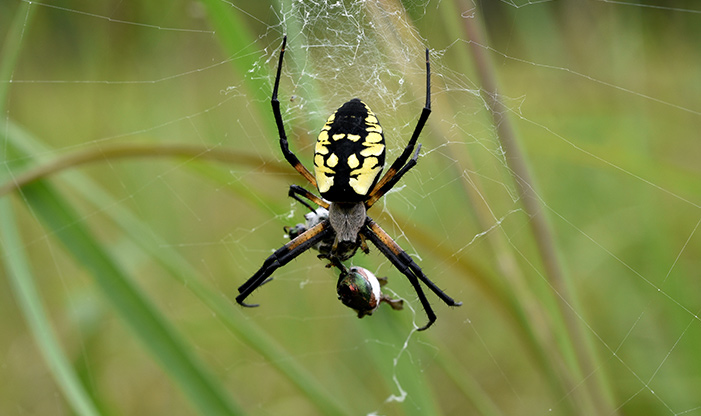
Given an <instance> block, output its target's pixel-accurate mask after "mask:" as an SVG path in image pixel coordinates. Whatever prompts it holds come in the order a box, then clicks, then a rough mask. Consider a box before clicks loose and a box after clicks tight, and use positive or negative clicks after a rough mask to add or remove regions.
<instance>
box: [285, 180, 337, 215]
mask: <svg viewBox="0 0 701 416" xmlns="http://www.w3.org/2000/svg"><path fill="white" fill-rule="evenodd" d="M287 196H289V197H290V198H293V199H294V200H296V201H297V202H299V203H301V204H302V205H304V206H305V207H307V208H309V210H310V211H312V212H314V211H316V210H315V209H314V208H313V207H312V206H311V205H309V204H307V203H306V202H305V201H304V200H303V199H301V198H300V196H303V197H305V198H307V199H308V200H310V201H312V202H313V203H315V204H317V205H318V206H320V207H323V208H326V209H329V203H328V202H326V201H324V200H323V199H321V198H319V197H318V196H316V195H314V194H313V193H311V192H309V191H307V190H306V189H304V188H302V187H301V186H299V185H290V190H289V192H287Z"/></svg>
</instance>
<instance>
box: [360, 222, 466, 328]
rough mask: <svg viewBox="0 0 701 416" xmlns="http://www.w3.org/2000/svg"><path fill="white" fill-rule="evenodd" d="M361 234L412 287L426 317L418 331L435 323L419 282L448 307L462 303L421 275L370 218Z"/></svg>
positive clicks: (416, 265) (412, 261) (404, 253)
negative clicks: (424, 323) (425, 321)
mask: <svg viewBox="0 0 701 416" xmlns="http://www.w3.org/2000/svg"><path fill="white" fill-rule="evenodd" d="M360 232H361V234H362V235H364V236H365V238H367V239H369V240H370V241H372V242H373V244H375V246H376V247H377V249H378V250H380V252H381V253H382V254H384V256H385V257H387V259H388V260H389V261H390V262H392V264H393V265H394V267H396V268H397V269H398V270H399V271H400V272H402V273H403V274H404V275H405V276H406V277H407V278H408V279H409V282H410V283H411V285H412V286H413V287H414V290H415V291H416V294H417V295H418V297H419V301H420V302H421V305H422V306H423V307H424V310H425V311H426V315H427V316H428V323H427V324H426V325H424V326H423V327H421V328H419V331H423V330H425V329H427V328H428V327H430V326H431V325H433V323H434V322H435V321H436V314H435V313H434V312H433V309H432V308H431V304H430V303H429V302H428V299H426V295H425V294H424V292H423V289H422V288H421V285H420V284H419V280H421V281H422V282H423V283H424V284H425V285H426V286H428V288H429V289H431V291H432V292H433V293H435V294H436V295H437V296H438V297H439V298H440V299H441V300H442V301H443V302H445V303H446V304H447V305H449V306H460V305H462V302H456V301H455V300H454V299H453V298H451V297H450V296H448V295H446V294H445V292H443V291H442V290H441V289H440V288H439V287H438V286H436V284H435V283H433V282H432V281H431V280H430V279H429V278H428V277H426V275H425V274H424V273H423V271H422V270H421V268H420V267H419V265H418V264H416V263H415V262H414V260H412V259H411V257H409V255H408V254H407V253H406V252H405V251H404V250H402V248H401V247H399V245H398V244H397V243H395V242H394V240H392V238H391V237H390V236H389V235H388V234H387V233H386V232H385V231H384V230H383V229H382V228H380V226H379V225H377V223H376V222H375V221H373V220H372V219H370V217H368V219H367V221H366V223H365V226H364V227H363V228H362V229H361V231H360Z"/></svg>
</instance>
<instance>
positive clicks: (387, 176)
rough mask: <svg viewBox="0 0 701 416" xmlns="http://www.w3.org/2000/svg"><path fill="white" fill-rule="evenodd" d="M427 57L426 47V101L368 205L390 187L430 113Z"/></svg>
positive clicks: (429, 76) (429, 79)
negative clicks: (409, 135)
mask: <svg viewBox="0 0 701 416" xmlns="http://www.w3.org/2000/svg"><path fill="white" fill-rule="evenodd" d="M428 57H429V54H428V49H426V103H425V104H424V108H423V110H421V115H420V116H419V121H418V122H417V123H416V127H415V128H414V133H412V135H411V138H410V139H409V142H408V143H407V145H406V147H405V148H404V151H403V152H402V154H401V155H400V156H399V157H398V158H397V160H395V161H394V163H392V165H391V166H390V167H389V169H387V172H386V173H385V174H384V176H383V177H382V178H380V180H379V181H378V182H377V184H376V185H375V187H374V188H373V190H372V192H371V193H370V199H368V202H367V205H368V207H370V206H372V204H374V203H375V202H376V201H377V200H378V199H379V198H380V196H382V195H379V196H376V195H375V194H376V193H377V192H378V191H381V190H383V191H384V192H383V194H384V193H386V192H387V191H389V189H391V186H390V187H389V188H388V187H387V186H386V185H387V183H388V182H390V181H391V180H392V178H394V176H395V175H397V173H398V172H399V171H400V170H402V168H403V167H404V165H405V164H406V163H407V160H408V159H409V157H410V156H411V153H412V152H413V151H414V146H415V145H416V141H417V140H418V139H419V135H420V134H421V130H423V128H424V125H425V124H426V121H427V120H428V116H429V115H431V64H430V62H429V60H428ZM417 154H418V153H417ZM405 172H406V171H405ZM394 183H396V181H394Z"/></svg>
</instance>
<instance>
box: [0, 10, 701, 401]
mask: <svg viewBox="0 0 701 416" xmlns="http://www.w3.org/2000/svg"><path fill="white" fill-rule="evenodd" d="M402 7H406V13H405V12H404V11H402ZM695 8H696V9H695ZM697 9H698V5H697V4H696V3H695V2H682V1H677V2H665V3H664V4H662V3H659V4H656V5H653V4H652V3H649V4H647V5H633V4H629V3H623V2H605V1H590V2H578V1H559V2H542V3H540V2H525V1H524V2H515V4H509V2H483V3H478V4H473V3H471V2H468V1H457V0H456V1H452V2H446V1H440V2H433V1H430V2H419V1H404V2H403V4H399V3H397V2H392V1H377V2H375V1H373V2H354V3H353V2H338V3H333V4H326V3H323V4H320V5H317V4H312V3H311V2H297V3H292V2H283V3H282V4H279V3H278V2H266V1H261V2H254V3H252V2H242V1H235V2H232V3H226V2H216V1H214V0H211V1H202V2H194V1H176V2H168V3H167V4H166V3H163V2H137V1H133V2H122V1H107V2H98V3H96V4H89V5H88V4H84V3H80V2H75V1H68V0H66V1H61V2H54V3H50V4H48V3H47V5H41V4H39V3H29V2H25V1H7V2H2V4H0V35H1V36H2V37H1V39H2V42H3V43H2V48H3V49H2V51H1V52H0V69H2V71H0V73H2V74H4V76H5V77H6V78H5V79H1V80H0V88H1V90H0V91H2V94H0V97H6V98H5V100H4V102H2V103H0V105H2V107H1V108H2V109H3V110H4V111H2V112H0V114H2V115H3V116H2V120H0V127H2V128H1V129H0V134H1V135H2V136H1V137H2V143H0V172H2V173H0V186H4V185H8V184H9V187H10V191H9V193H7V194H4V195H0V198H2V199H1V202H2V204H1V205H0V213H2V215H1V216H0V221H2V228H1V230H2V232H1V233H0V238H1V240H0V250H1V253H2V257H0V265H1V266H2V268H1V269H0V277H1V278H0V282H1V283H0V284H1V285H2V286H1V288H0V317H2V318H0V331H2V336H1V337H0V351H2V352H3V359H2V363H3V366H2V368H3V373H4V376H3V377H2V380H3V381H1V382H0V383H1V384H0V414H57V415H60V414H73V413H80V414H89V410H86V409H87V408H89V407H90V405H86V406H85V407H81V406H80V404H79V403H91V405H92V406H93V407H94V408H95V409H97V411H98V412H99V413H104V414H172V415H177V414H193V413H209V414H211V413H216V412H224V413H226V412H231V413H247V414H341V413H347V414H359V413H362V414H370V413H373V412H376V413H377V414H387V415H391V414H422V415H425V414H484V415H500V414H504V415H507V414H508V415H514V414H519V415H531V414H555V415H568V414H621V415H622V414H631V415H633V414H646V415H655V414H670V413H671V414H685V415H695V414H701V402H699V396H698V385H699V378H700V377H701V358H699V354H698V351H699V349H700V348H701V322H699V319H698V311H699V310H700V309H701V297H700V296H699V294H700V293H701V287H700V286H701V283H700V282H701V280H700V279H698V276H699V273H698V270H699V267H700V266H701V264H700V263H701V262H700V261H699V260H700V257H699V255H698V253H699V252H701V239H699V235H701V234H699V233H698V228H697V227H698V225H699V218H701V215H699V214H700V212H701V180H700V178H701V169H700V166H701V165H700V164H699V163H698V161H699V160H700V159H701V142H700V141H699V140H698V132H699V131H700V130H701V129H700V128H701V122H700V121H699V120H700V118H701V117H700V116H701V102H700V101H699V97H701V79H700V78H699V76H698V75H699V73H700V72H699V68H701V55H699V53H698V50H699V46H700V45H701V26H700V25H698V10H697ZM300 10H305V11H307V12H309V13H308V14H302V13H297V12H298V11H300ZM394 11H399V12H397V13H394ZM468 24H472V25H476V26H477V27H481V28H482V29H483V33H484V36H485V40H484V41H483V42H484V43H479V42H477V41H476V40H475V39H468V37H467V35H466V34H465V28H466V25H468ZM354 25H355V26H354ZM283 33H287V34H288V35H289V36H290V43H289V53H288V55H287V56H286V61H285V69H284V77H283V82H282V85H281V91H280V95H281V101H282V106H283V111H284V116H285V120H286V126H287V132H288V134H289V136H290V140H291V146H292V148H293V149H294V151H295V152H296V153H297V154H298V156H299V158H300V159H301V160H302V161H303V162H304V163H305V164H306V165H307V166H308V167H311V166H312V165H311V156H310V155H311V153H312V149H313V143H314V138H315V135H316V134H317V132H318V129H319V128H320V126H321V123H322V122H323V120H325V118H326V117H327V116H328V114H329V112H331V111H333V109H335V108H336V107H337V106H338V105H340V104H341V103H342V102H343V101H345V100H347V99H348V98H351V97H348V95H349V94H357V95H359V96H361V97H362V98H364V99H365V100H366V101H368V102H369V103H370V105H371V106H372V108H373V110H374V111H375V112H376V113H377V114H378V117H380V121H381V122H382V123H383V126H384V128H385V131H386V132H388V135H387V136H388V137H387V140H388V147H389V149H390V154H389V158H390V160H392V159H393V158H394V157H396V156H397V155H398V154H399V152H400V151H401V149H402V148H403V146H404V143H405V142H406V140H407V139H408V137H409V135H410V134H411V131H412V129H413V126H414V123H415V120H416V118H417V117H418V115H419V112H420V109H421V106H422V102H421V96H422V91H423V87H424V86H423V83H422V76H423V61H422V55H421V51H422V48H423V47H425V46H428V47H430V48H431V51H432V54H431V59H432V64H433V78H432V80H433V95H432V104H433V110H434V113H433V114H432V115H431V119H430V120H429V123H428V125H427V128H426V130H425V131H424V134H423V135H422V137H421V139H420V141H421V143H423V146H424V147H423V150H422V155H421V158H420V159H419V164H418V165H417V167H416V168H415V169H413V170H412V171H411V172H410V173H409V174H407V175H406V176H405V178H404V179H403V180H402V183H401V184H399V185H398V187H397V191H396V192H392V193H390V194H388V195H387V196H386V197H385V199H384V200H383V201H381V202H380V203H378V204H377V206H376V208H373V210H372V211H371V212H370V215H371V216H373V218H375V219H376V220H377V221H378V223H379V224H380V225H382V226H383V227H384V228H385V230H386V231H387V232H388V233H389V234H390V235H392V236H393V237H395V238H396V240H397V242H398V243H399V244H400V245H402V247H404V249H405V250H406V251H407V252H408V253H409V254H410V255H412V257H413V258H414V259H415V260H416V261H417V262H418V263H419V264H420V265H421V267H422V268H423V270H424V271H425V272H426V274H427V275H428V276H429V277H430V278H431V279H432V280H433V281H434V282H436V284H438V285H439V286H440V287H441V288H443V289H444V290H445V291H446V292H447V293H448V294H450V295H451V296H453V297H455V298H456V299H458V300H461V301H463V306H461V307H460V308H447V307H445V306H444V305H443V304H442V303H441V302H440V300H438V299H437V298H436V297H435V296H433V295H432V294H430V293H429V294H428V297H429V300H430V301H431V302H432V304H433V306H434V309H435V311H436V313H437V315H438V321H437V323H436V324H435V325H434V326H433V327H432V328H431V329H430V330H428V331H425V332H421V333H417V332H412V329H413V328H414V326H413V324H412V321H415V323H416V324H418V325H419V326H420V325H423V323H424V320H425V316H424V314H423V311H422V310H421V308H420V304H419V303H418V302H417V300H416V295H415V294H414V292H413V290H412V288H411V286H410V285H409V284H408V282H407V281H406V279H405V278H404V277H403V276H402V275H401V274H400V273H398V272H397V271H396V270H395V269H393V268H392V267H391V266H390V265H389V263H388V262H387V261H386V260H384V259H383V258H382V257H381V256H380V255H379V254H378V253H377V250H375V249H373V250H372V253H371V254H370V255H369V256H364V255H358V256H357V257H356V258H355V259H354V260H353V261H354V263H355V264H359V265H362V266H364V267H368V268H369V269H372V270H374V271H376V272H377V274H378V276H387V277H388V278H389V286H388V288H389V289H390V290H391V291H393V292H395V293H396V294H397V295H398V296H401V297H403V298H405V299H406V301H407V302H405V304H406V305H407V307H406V308H405V310H404V311H402V312H395V311H392V310H390V309H389V308H387V307H382V308H380V309H379V310H378V311H377V312H376V313H375V314H374V315H373V316H372V317H366V318H364V319H362V320H358V319H357V318H356V317H355V315H354V314H353V312H352V311H350V310H348V309H346V308H345V307H343V306H342V305H341V304H340V302H338V300H337V299H336V295H335V290H334V284H335V279H336V276H335V273H334V272H332V271H330V270H329V269H326V268H325V267H324V263H322V262H320V261H319V260H317V259H316V257H315V255H314V254H313V253H307V254H305V255H303V256H301V257H300V258H298V259H297V260H295V261H294V262H292V263H290V264H289V265H287V266H286V267H284V268H282V269H279V270H278V271H277V272H276V273H275V280H274V281H273V282H271V283H269V284H267V285H265V287H264V288H261V289H260V290H259V291H258V292H256V293H255V294H254V295H253V298H255V302H259V303H260V304H261V307H260V308H256V309H245V310H243V309H241V308H240V307H239V306H238V305H236V304H235V303H234V302H233V298H234V294H235V293H237V292H236V289H237V287H238V286H239V285H240V284H241V283H242V282H244V281H245V280H246V279H247V278H248V277H250V276H251V275H252V274H253V273H254V272H255V271H256V270H257V269H258V267H260V265H261V264H262V261H263V260H264V259H265V258H266V257H267V256H268V255H269V254H270V253H271V251H272V250H274V249H276V248H278V247H279V246H281V245H282V244H284V242H285V238H284V237H283V231H282V227H283V226H284V225H294V224H295V223H297V222H301V221H302V215H303V213H304V209H303V208H302V207H300V206H298V205H296V204H294V203H293V201H291V200H290V199H289V198H287V196H286V193H287V187H288V186H289V184H291V183H297V184H301V185H304V183H303V182H302V181H303V180H302V179H301V178H300V177H299V175H296V173H295V172H294V171H293V170H292V169H291V168H290V167H288V166H287V165H286V164H285V161H284V159H283V158H282V157H281V154H280V151H279V147H278V139H277V132H276V130H275V126H274V122H273V119H272V114H271V113H270V111H269V104H268V100H269V96H270V92H271V91H270V89H271V83H272V76H271V71H272V70H273V67H274V64H275V57H276V56H277V50H278V48H279V45H280V41H281V38H282V34H283ZM356 34H358V35H359V36H358V38H357V39H358V40H356V39H355V38H350V35H354V36H355V35H356ZM324 39H333V42H332V41H330V42H329V44H324V43H323V42H322V41H323V40H324ZM338 39H346V40H344V42H345V43H344V44H341V43H340V41H339V40H338ZM334 42H337V43H336V44H334ZM475 42H477V43H479V44H478V45H476V43H475ZM349 46H358V48H357V49H354V48H351V47H349ZM474 46H477V48H479V49H480V50H482V51H483V52H485V53H486V55H487V56H488V57H489V60H490V62H489V63H488V64H489V65H490V68H491V70H492V71H493V75H494V76H495V77H496V79H497V80H498V90H497V91H496V92H490V91H485V90H483V87H482V80H481V78H480V75H479V74H478V72H477V70H476V69H475V68H476V64H477V63H478V62H477V59H478V58H476V56H475V54H474V53H473V52H471V49H470V48H471V47H474ZM13 51H17V54H16V55H15V54H14V52H13ZM14 57H16V59H14ZM403 59H404V60H403ZM488 94H491V95H492V96H497V97H498V98H499V100H500V101H501V102H503V103H504V104H505V105H506V108H507V109H508V111H507V112H506V113H504V114H499V116H504V119H503V120H502V122H503V123H509V125H510V126H512V127H513V129H514V130H515V131H516V132H517V135H518V136H517V137H518V140H519V144H520V147H521V150H522V152H523V156H524V157H525V158H526V160H527V161H528V168H529V170H530V172H531V174H532V176H533V177H534V181H533V183H529V184H528V186H532V187H533V188H534V189H535V191H536V192H537V195H538V197H539V198H540V200H539V201H538V202H539V204H540V207H541V211H540V212H539V213H538V215H544V216H545V217H547V218H548V220H549V222H548V224H549V226H550V229H551V230H552V233H553V236H552V238H553V240H552V241H553V242H554V243H555V246H556V248H557V252H556V253H554V255H553V254H552V253H550V254H548V253H546V254H544V253H543V252H542V251H541V250H540V248H539V245H538V243H537V239H536V238H534V236H533V233H532V228H531V226H532V224H533V214H531V213H527V212H525V211H524V208H523V204H522V202H523V200H522V198H521V197H520V196H519V194H518V187H517V186H516V182H515V178H514V175H513V171H512V168H511V164H510V161H509V157H520V156H522V155H513V154H508V155H505V154H504V153H503V151H504V149H503V147H502V145H501V142H500V140H499V139H500V138H499V137H498V136H497V130H496V128H495V126H494V120H493V118H492V115H491V114H490V113H489V111H487V104H486V102H487V101H488V100H487V99H486V95H488ZM32 173H34V175H35V176H33V178H35V179H36V178H38V180H37V181H35V182H32V183H31V184H29V185H26V186H25V187H24V188H22V189H20V190H16V189H14V188H12V184H13V183H15V181H17V180H22V178H24V177H25V176H23V175H27V174H32ZM518 179H519V178H518V177H517V178H516V180H518ZM15 230H16V232H15ZM549 256H552V257H553V258H549ZM544 258H545V260H546V261H547V260H548V259H549V260H553V261H554V262H556V263H558V264H559V265H560V266H561V267H562V269H563V270H564V275H565V279H566V280H565V281H566V285H567V288H568V290H569V292H568V293H563V292H559V291H557V290H556V287H555V286H553V281H552V280H551V276H550V275H549V274H548V272H547V271H546V269H545V268H544V266H543V264H544ZM563 302H565V303H566V305H567V307H566V308H565V311H564V312H563V309H562V304H563ZM408 306H411V308H409V307H408ZM570 308H571V309H570ZM568 311H570V312H572V311H573V312H574V314H573V315H574V316H575V318H576V319H575V321H574V322H572V321H568V319H567V314H568V313H567V312H568ZM578 334H579V336H580V337H578ZM215 409H216V410H215Z"/></svg>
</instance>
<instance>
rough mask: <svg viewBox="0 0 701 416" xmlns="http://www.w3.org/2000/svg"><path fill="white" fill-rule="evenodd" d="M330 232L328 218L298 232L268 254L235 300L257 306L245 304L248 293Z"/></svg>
mask: <svg viewBox="0 0 701 416" xmlns="http://www.w3.org/2000/svg"><path fill="white" fill-rule="evenodd" d="M329 232H331V225H330V224H329V222H328V220H327V221H323V222H321V223H319V224H317V225H315V226H314V227H312V228H310V229H308V230H307V231H305V232H304V233H302V234H300V235H299V236H297V238H295V239H294V240H292V241H290V242H289V243H287V244H285V245H284V246H282V247H280V248H279V249H277V250H276V251H275V252H274V253H273V254H271V255H270V257H268V258H267V259H265V261H264V262H263V266H261V268H260V269H258V271H257V272H256V274H254V275H253V276H251V278H250V279H248V280H247V281H246V283H244V284H242V285H241V286H240V287H239V295H238V296H236V302H237V303H238V304H239V305H242V306H247V307H254V306H258V305H256V304H247V303H244V302H243V301H244V300H245V299H246V298H247V297H248V295H250V294H251V293H252V292H253V291H254V290H256V289H257V288H258V287H259V286H260V285H262V284H264V283H266V282H268V281H269V280H270V279H272V278H269V276H270V275H271V274H273V272H274V271H275V270H277V269H278V268H280V267H282V266H284V265H286V264H287V263H289V262H290V261H292V260H294V259H295V258H296V257H297V256H299V255H300V254H302V253H304V252H305V251H307V250H308V249H309V248H310V247H312V246H313V245H314V244H316V243H318V242H319V241H320V240H322V239H323V238H324V237H326V235H327V234H328V233H329Z"/></svg>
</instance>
